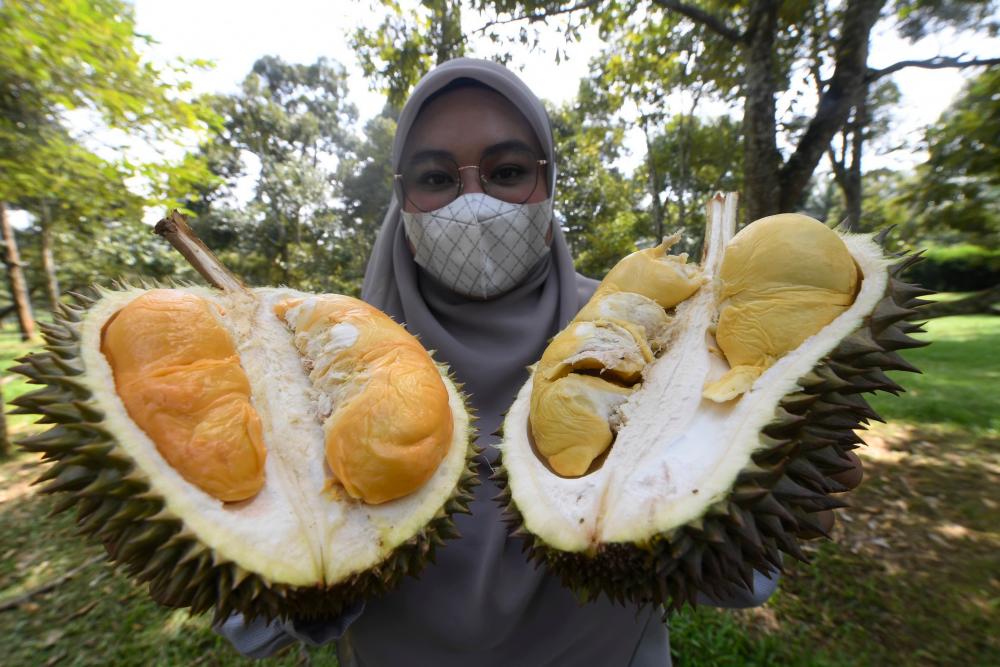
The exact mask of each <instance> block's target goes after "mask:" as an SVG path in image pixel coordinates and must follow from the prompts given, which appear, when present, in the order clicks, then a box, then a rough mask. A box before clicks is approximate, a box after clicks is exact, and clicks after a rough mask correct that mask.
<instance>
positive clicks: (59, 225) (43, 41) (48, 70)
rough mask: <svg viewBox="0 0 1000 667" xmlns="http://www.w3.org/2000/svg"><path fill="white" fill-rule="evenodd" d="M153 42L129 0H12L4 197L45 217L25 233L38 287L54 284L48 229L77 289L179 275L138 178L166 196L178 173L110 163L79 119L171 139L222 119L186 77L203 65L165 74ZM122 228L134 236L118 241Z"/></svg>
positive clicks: (3, 113) (1, 144)
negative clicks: (193, 96)
mask: <svg viewBox="0 0 1000 667" xmlns="http://www.w3.org/2000/svg"><path fill="white" fill-rule="evenodd" d="M148 42H149V39H148V38H147V37H146V36H143V35H139V34H138V33H136V31H135V22H134V18H133V11H132V7H131V6H130V5H128V4H126V3H124V2H121V1H119V0H88V1H85V2H77V1H71V0H44V1H43V0H13V1H10V2H3V3H0V201H5V202H8V203H10V204H13V205H15V206H17V207H20V208H23V209H26V210H28V211H29V212H31V213H32V214H33V215H34V220H35V227H33V228H32V229H29V230H27V232H25V233H23V234H22V235H21V237H22V243H23V244H24V245H25V247H24V249H23V251H22V255H23V257H24V259H25V260H26V261H27V262H28V264H29V267H30V269H32V270H30V271H29V272H28V273H29V282H30V283H31V284H32V287H34V288H36V289H37V287H38V286H39V285H41V284H43V282H44V281H43V279H42V277H41V275H40V269H41V266H40V262H39V261H38V258H39V256H40V254H41V252H40V249H39V248H38V247H37V245H38V238H39V237H40V236H43V235H44V237H45V238H46V239H48V240H50V241H51V242H52V244H53V245H54V248H52V255H53V256H54V257H55V259H56V267H57V270H56V274H57V276H58V278H59V280H60V282H61V283H62V284H63V285H68V286H71V287H73V288H80V287H83V286H85V285H88V284H90V283H92V282H96V281H100V280H107V279H108V278H109V277H115V276H119V275H127V274H129V273H130V272H131V271H132V270H133V269H136V268H139V269H141V270H142V271H148V273H146V274H145V275H146V277H157V276H161V275H167V274H171V273H173V271H174V268H175V266H176V265H175V263H174V262H173V261H168V262H165V261H164V258H163V257H162V255H161V254H160V253H159V252H158V251H157V250H156V249H155V248H153V247H152V246H151V243H150V239H149V234H148V231H149V230H148V228H144V227H143V226H142V225H141V224H140V223H139V220H141V218H142V215H143V205H144V204H145V203H146V200H145V199H144V198H143V197H140V196H139V195H137V194H135V192H134V191H133V190H132V189H131V188H130V187H129V186H128V185H127V184H128V182H129V179H132V178H134V177H137V176H138V177H145V178H146V180H147V182H148V186H149V187H148V191H149V192H152V193H154V194H155V193H156V192H157V191H158V190H159V187H160V185H161V184H162V182H163V181H164V180H165V179H168V178H170V177H171V174H174V175H177V174H178V172H177V169H176V168H175V167H174V166H171V165H167V164H164V163H162V162H160V161H154V162H152V163H150V164H133V163H130V162H129V161H127V160H126V159H119V160H116V161H110V160H107V159H104V158H102V157H100V156H99V155H97V154H96V153H95V152H94V151H92V150H91V149H90V148H89V147H88V146H86V145H85V142H84V141H83V140H81V139H80V138H79V137H75V136H73V135H72V134H71V133H70V131H69V130H68V127H69V123H68V122H67V113H68V112H69V111H72V110H78V111H79V112H80V113H85V114H90V116H92V118H91V122H92V123H93V125H94V127H93V132H94V133H100V132H102V131H107V129H108V128H114V129H118V130H123V131H126V132H127V133H128V134H129V135H130V136H131V137H132V138H133V139H139V140H142V139H145V140H159V141H170V140H174V139H178V138H179V136H180V134H181V133H182V132H184V131H186V130H190V129H198V128H203V127H205V126H206V124H207V123H210V122H213V121H214V118H213V117H212V115H211V114H209V113H207V112H206V110H205V108H204V107H203V105H202V104H201V103H200V101H198V100H189V99H187V97H188V95H187V89H188V84H187V83H186V82H184V80H183V76H184V74H185V72H186V71H187V69H188V68H191V67H201V66H203V63H201V62H199V61H190V62H179V63H177V64H175V65H171V66H169V67H167V68H166V70H165V71H161V70H158V69H156V68H154V67H153V66H152V65H150V64H149V63H147V62H144V61H143V60H142V58H141V57H140V55H139V47H140V45H141V44H144V43H148ZM167 79H169V80H171V81H174V83H167V82H166V80H167ZM189 170H190V165H187V167H186V168H185V171H189ZM111 230H119V231H120V230H126V231H123V232H122V233H121V234H119V235H118V236H116V237H112V236H109V233H110V231H111ZM84 248H86V252H84V251H83V249H84ZM138 253H147V254H145V255H139V254H138ZM62 260H65V265H63V264H62V263H61V262H62Z"/></svg>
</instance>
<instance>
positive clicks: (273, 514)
mask: <svg viewBox="0 0 1000 667" xmlns="http://www.w3.org/2000/svg"><path fill="white" fill-rule="evenodd" d="M164 222H165V223H169V224H167V225H166V227H165V228H164V230H165V231H167V232H169V233H171V234H173V237H174V238H173V240H174V242H175V243H176V244H178V245H179V246H180V247H181V248H182V251H184V252H185V255H187V256H188V257H189V259H193V261H194V262H195V263H196V266H197V267H198V268H199V270H201V272H202V273H203V275H206V277H208V278H209V280H210V282H212V283H213V284H216V285H217V286H219V287H223V288H225V289H222V290H220V289H210V288H204V287H197V286H192V285H187V286H174V287H171V288H159V287H153V286H144V287H132V286H119V287H118V288H116V289H107V288H97V289H96V291H95V294H94V295H93V296H79V297H78V298H77V299H78V303H77V304H76V305H72V306H70V305H67V306H64V307H63V308H62V309H61V312H60V313H59V314H58V315H57V317H56V318H55V321H54V322H53V324H51V325H47V326H45V329H44V333H45V337H46V343H47V344H46V351H45V352H43V353H39V354H32V355H30V356H28V357H26V358H24V359H21V360H20V361H21V362H22V363H21V365H20V366H18V367H16V369H15V370H17V371H18V372H20V373H23V374H24V375H26V376H27V377H28V378H29V380H30V381H31V382H32V383H35V384H43V385H45V386H44V387H43V388H41V389H38V390H36V391H33V392H31V393H29V394H25V395H23V396H21V397H20V398H18V399H16V400H15V401H14V403H15V404H16V405H17V406H19V409H18V412H22V413H36V414H40V415H41V419H40V423H47V424H54V426H53V427H52V428H51V429H50V430H48V431H46V432H44V433H40V434H38V435H34V436H31V437H28V438H26V439H24V440H22V441H21V443H20V444H21V446H22V447H23V448H25V449H28V450H30V451H33V452H41V453H43V454H44V459H46V460H48V461H50V462H52V465H50V466H49V467H48V468H47V470H46V471H45V473H44V474H43V475H42V477H41V479H40V480H39V481H40V482H43V483H44V486H43V487H42V491H43V492H45V493H56V492H59V493H61V494H62V495H61V497H60V499H59V500H58V501H57V504H56V511H61V510H66V509H69V508H71V507H76V508H77V520H78V524H79V526H80V528H81V529H82V531H83V532H85V533H88V534H91V535H94V536H96V537H97V538H98V539H100V540H101V541H102V542H103V543H104V544H105V545H106V547H107V549H108V552H109V555H110V557H111V558H112V559H113V560H114V561H116V562H117V563H119V564H121V566H122V567H124V569H125V570H126V572H127V573H128V574H129V575H131V576H133V577H134V578H135V579H137V580H138V581H140V582H148V585H149V588H150V592H151V594H152V595H153V597H154V598H155V599H156V600H158V601H160V602H162V603H164V604H167V605H170V606H174V607H190V608H191V610H192V611H193V612H196V613H198V612H205V611H211V612H213V613H214V614H215V616H216V618H217V619H221V618H224V617H226V616H228V615H230V614H232V613H234V612H241V613H243V614H245V615H246V616H247V617H248V618H255V617H257V616H263V617H266V618H274V617H282V618H284V617H290V616H295V617H323V616H329V615H335V614H337V613H339V612H340V611H341V610H342V609H343V608H345V606H347V605H351V604H353V603H355V602H357V601H360V600H363V599H365V598H367V597H369V596H372V595H378V594H381V593H384V592H385V591H387V590H389V589H391V588H392V587H393V586H395V585H396V584H397V583H398V582H399V580H400V579H401V577H403V576H405V575H408V574H416V573H418V572H419V571H420V569H421V568H422V567H423V565H424V564H425V563H426V562H427V561H428V560H430V559H431V558H432V557H433V552H434V549H435V547H437V546H438V545H440V544H441V543H442V541H443V540H444V539H446V538H449V537H454V536H455V535H456V531H455V529H454V527H453V524H452V515H453V514H455V513H456V512H467V511H468V504H469V501H470V499H471V491H470V489H471V487H472V485H474V484H475V483H476V482H477V478H476V476H475V474H474V472H473V471H472V469H471V459H472V457H473V456H474V454H475V448H474V446H473V445H472V444H471V442H472V431H473V429H472V425H471V424H470V414H469V411H468V410H467V408H466V405H465V400H464V397H463V396H462V394H461V392H460V389H459V387H457V386H456V385H455V384H454V383H453V382H452V381H451V379H450V378H449V376H448V373H447V369H446V368H444V367H443V366H441V365H439V364H436V363H435V362H434V361H433V360H432V359H431V357H430V356H429V354H428V353H427V352H426V351H425V350H424V349H423V347H422V346H421V345H420V343H419V342H418V341H417V340H416V339H415V338H413V336H411V335H410V334H408V333H407V332H406V331H405V330H404V329H403V327H401V326H400V325H398V324H396V323H395V322H393V321H392V320H391V319H390V318H389V317H388V316H386V315H384V314H382V313H380V312H379V311H377V310H376V309H374V308H372V307H370V306H368V305H367V304H365V303H363V302H361V301H358V300H356V299H352V298H350V297H345V296H337V295H311V294H305V293H301V292H297V291H295V290H291V289H286V288H264V289H254V290H248V289H245V288H243V287H242V285H241V284H239V281H238V280H236V279H235V278H234V277H232V276H230V275H228V274H227V272H226V271H225V269H224V267H221V265H219V264H218V263H217V261H215V260H214V258H212V257H211V254H210V253H209V252H208V251H207V249H206V248H204V246H203V245H201V244H200V242H198V241H197V240H196V239H193V237H191V236H190V230H189V228H187V226H186V224H185V223H184V220H183V217H182V216H179V215H177V214H174V215H173V216H172V217H171V218H169V219H168V220H167V221H164ZM163 224H164V223H161V225H163ZM178 239H179V240H178Z"/></svg>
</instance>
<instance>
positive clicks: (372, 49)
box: [351, 0, 466, 109]
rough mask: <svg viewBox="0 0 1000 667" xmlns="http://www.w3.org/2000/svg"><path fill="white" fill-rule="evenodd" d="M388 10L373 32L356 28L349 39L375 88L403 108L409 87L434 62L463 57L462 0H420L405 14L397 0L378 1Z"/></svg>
mask: <svg viewBox="0 0 1000 667" xmlns="http://www.w3.org/2000/svg"><path fill="white" fill-rule="evenodd" d="M381 4H382V6H383V7H384V8H386V9H387V10H389V11H388V13H387V14H386V16H385V19H383V21H382V24H381V25H380V26H379V27H378V28H377V29H375V30H366V29H365V28H359V29H358V30H356V31H355V32H354V35H353V36H352V37H351V46H352V48H353V49H354V50H355V52H356V53H357V54H358V59H359V60H360V62H361V69H362V70H363V71H364V73H365V76H366V77H368V78H369V80H370V81H371V85H372V89H373V90H380V91H382V92H384V93H385V94H386V97H387V100H388V104H389V106H390V107H392V108H393V109H402V108H403V104H404V103H405V102H406V98H407V97H409V94H410V90H411V89H412V88H413V86H414V85H416V83H417V81H418V80H420V77H422V76H423V75H424V74H426V73H427V72H428V71H429V70H430V69H431V67H433V66H434V65H440V64H441V63H443V62H445V61H447V60H451V59H452V58H458V57H459V56H463V55H465V43H466V37H465V35H464V34H463V33H462V0H421V1H420V5H419V6H420V11H418V12H416V13H412V12H408V11H406V10H404V9H403V7H402V5H401V4H400V3H399V2H396V1H395V0H382V2H381Z"/></svg>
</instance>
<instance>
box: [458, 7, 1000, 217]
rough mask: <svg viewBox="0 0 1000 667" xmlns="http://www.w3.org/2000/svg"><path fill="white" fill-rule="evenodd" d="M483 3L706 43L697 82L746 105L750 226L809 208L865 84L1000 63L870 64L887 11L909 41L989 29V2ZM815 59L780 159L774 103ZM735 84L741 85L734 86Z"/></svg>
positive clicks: (624, 32)
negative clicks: (807, 93)
mask: <svg viewBox="0 0 1000 667" xmlns="http://www.w3.org/2000/svg"><path fill="white" fill-rule="evenodd" d="M487 4H489V5H491V6H493V7H495V8H496V10H497V11H498V12H500V13H501V14H503V13H507V14H509V15H510V19H507V20H514V19H521V20H524V21H539V20H544V19H546V18H547V17H549V16H552V15H555V14H561V15H566V14H573V13H580V14H582V13H588V14H589V16H590V17H591V20H593V21H595V22H597V23H598V24H599V25H600V26H601V29H602V34H603V35H604V36H605V37H606V38H608V39H609V40H610V41H613V42H614V43H628V42H629V41H630V40H636V39H639V40H641V39H642V37H641V35H643V34H646V33H648V32H649V31H650V30H654V29H655V30H656V32H657V33H658V34H659V35H661V36H662V38H663V39H664V41H663V42H662V46H663V47H664V48H667V47H668V46H669V45H672V44H673V43H675V42H682V43H684V42H685V41H690V40H691V39H692V38H695V39H697V40H698V41H700V42H702V43H703V46H704V52H703V55H702V56H701V57H700V59H699V63H698V67H697V69H696V70H695V73H696V75H697V76H698V77H700V78H702V79H703V80H704V81H707V82H711V83H712V85H713V86H714V87H715V89H716V90H717V92H718V93H719V94H720V95H722V96H723V97H728V98H730V99H732V98H733V97H735V98H738V99H739V100H741V101H742V107H743V128H742V129H743V168H744V198H743V203H744V205H745V208H746V215H747V217H748V218H749V219H756V218H759V217H762V216H765V215H770V214H772V213H777V212H779V211H788V210H794V209H796V208H798V207H800V206H801V205H802V204H803V202H804V199H805V197H806V195H807V193H808V186H809V182H810V179H811V177H812V174H813V171H814V170H815V168H816V166H817V164H818V163H819V161H820V159H821V158H822V157H823V155H824V154H825V153H826V152H827V149H828V146H829V145H830V142H831V140H832V139H833V138H834V136H835V135H836V133H837V132H838V131H840V129H841V128H842V127H843V126H844V124H845V123H846V122H847V120H848V118H849V117H850V114H851V110H852V109H853V108H855V106H856V105H857V104H858V103H859V101H860V100H861V99H863V95H864V91H865V89H866V87H867V86H868V85H870V84H872V83H873V82H875V81H877V80H879V79H882V78H884V77H886V76H889V75H891V74H892V73H894V72H896V71H899V70H900V69H902V68H904V67H962V66H969V65H973V64H994V63H1000V59H984V60H975V59H968V60H961V59H958V58H932V59H929V60H923V61H901V62H898V63H894V64H893V65H890V66H889V67H886V68H883V69H880V70H873V69H871V68H869V66H868V48H869V38H870V35H871V31H872V28H873V27H874V25H875V23H876V22H877V21H878V20H879V18H880V17H882V16H883V14H884V13H885V12H886V11H887V9H888V8H889V7H890V6H891V8H892V9H893V10H894V11H896V12H897V13H898V14H899V15H900V16H901V17H902V18H901V22H900V25H901V30H902V32H903V34H905V35H906V36H909V37H915V36H919V35H920V34H923V33H924V32H926V31H928V30H931V29H934V28H936V27H938V26H940V25H943V24H944V25H954V26H958V27H960V28H969V27H971V26H975V25H984V26H985V25H987V24H989V17H990V16H991V14H992V12H993V11H994V8H995V4H996V3H995V2H993V1H992V0H989V1H983V2H970V1H968V0H896V1H895V2H893V3H891V5H890V3H889V2H888V1H887V0H844V2H842V3H833V2H829V3H820V2H781V1H780V0H742V1H740V2H722V1H721V0H691V1H690V2H682V1H679V0H634V1H631V2H629V1H623V2H616V1H613V0H607V1H604V2H594V1H590V2H586V1H584V2H570V3H567V2H552V1H545V0H541V1H539V0H527V1H525V0H503V1H501V2H496V3H486V2H485V1H482V2H476V6H477V7H479V8H480V9H484V8H485V7H486V6H487ZM571 25H572V24H571ZM637 35H640V37H637ZM661 55H665V54H661ZM734 55H735V57H734ZM817 55H821V56H822V58H823V59H824V65H823V67H821V68H820V69H821V71H825V72H828V73H827V74H824V75H823V76H822V78H821V84H820V90H819V94H818V98H817V100H816V103H815V105H814V108H813V111H812V112H811V114H809V116H808V118H807V122H805V123H804V124H803V126H802V130H801V132H798V133H797V134H794V135H791V136H786V137H784V139H785V141H784V143H787V145H788V146H789V147H788V149H787V151H786V154H783V153H782V151H781V150H780V149H779V143H778V131H779V122H778V114H777V99H778V97H779V94H780V93H782V92H784V91H788V90H789V89H790V88H791V84H792V82H793V76H794V75H797V74H798V73H799V72H801V71H808V70H804V69H803V67H804V66H805V67H808V64H809V63H811V62H813V61H814V60H815V58H816V57H817ZM652 74H654V76H655V72H653V73H652ZM732 81H735V82H738V86H736V87H735V88H731V87H730V85H729V84H730V82H732Z"/></svg>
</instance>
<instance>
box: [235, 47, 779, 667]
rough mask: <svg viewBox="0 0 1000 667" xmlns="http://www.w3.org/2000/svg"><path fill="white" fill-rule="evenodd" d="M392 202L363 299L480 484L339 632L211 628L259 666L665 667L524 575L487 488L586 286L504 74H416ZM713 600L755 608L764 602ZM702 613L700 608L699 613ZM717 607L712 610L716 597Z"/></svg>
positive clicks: (611, 619) (592, 611) (631, 637)
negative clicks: (504, 422)
mask: <svg viewBox="0 0 1000 667" xmlns="http://www.w3.org/2000/svg"><path fill="white" fill-rule="evenodd" d="M392 163H393V168H394V170H395V172H396V184H395V195H394V197H393V200H392V202H391V204H390V206H389V211H388V213H387V214H386V217H385V220H384V221H383V223H382V229H381V232H380V234H379V237H378V240H377V242H376V246H375V250H374V253H373V254H372V257H371V259H370V261H369V264H368V269H367V271H366V273H365V280H364V286H363V288H362V298H363V299H364V300H365V301H367V302H369V303H371V304H372V305H374V306H377V307H378V308H380V309H382V310H383V311H385V312H386V313H388V314H390V315H391V316H392V317H394V318H395V319H396V320H397V321H400V322H403V323H405V324H406V327H407V329H409V331H410V332H411V333H414V334H416V335H417V336H419V338H420V340H421V341H422V342H423V344H424V345H425V346H426V347H427V348H428V349H431V350H435V351H436V353H435V356H436V357H437V358H438V359H440V360H442V361H444V362H446V363H448V364H449V366H450V367H451V369H452V371H453V372H454V374H455V376H456V378H457V380H458V381H459V382H460V383H462V384H464V390H465V392H466V393H467V394H469V396H470V402H471V404H472V407H473V408H474V410H475V412H476V414H477V416H478V430H479V434H480V436H479V440H478V444H479V445H480V447H483V448H484V449H483V454H482V455H481V456H480V458H479V475H480V479H481V482H482V483H481V484H480V485H479V486H478V487H477V489H476V497H475V500H474V502H473V503H472V505H471V515H462V516H459V517H457V520H456V525H457V527H458V529H459V531H460V533H461V537H460V538H458V539H455V540H452V541H450V542H448V543H447V544H446V545H445V546H444V547H442V548H441V549H439V550H438V552H437V559H436V564H430V565H428V567H427V568H426V569H425V570H424V571H423V572H422V573H421V575H420V578H419V579H408V580H406V581H404V582H403V583H402V584H401V585H400V586H399V588H398V589H396V590H395V591H393V592H392V593H390V594H388V595H386V596H384V597H382V598H378V599H372V600H369V601H368V602H367V603H366V604H365V605H362V606H359V608H357V609H354V610H351V611H350V612H349V613H346V614H345V615H344V616H343V617H342V618H340V619H337V621H336V622H325V623H319V624H308V623H301V622H289V623H285V624H277V623H275V624H267V623H264V622H263V621H257V622H255V623H251V624H244V623H243V621H242V618H240V617H239V616H235V617H232V618H230V619H229V620H227V621H226V622H225V623H224V624H223V625H222V626H220V627H219V631H220V632H221V633H222V634H223V635H225V636H226V637H228V638H229V639H230V640H231V641H232V642H233V644H234V645H235V647H236V648H237V650H239V651H240V652H242V653H244V654H247V655H251V656H255V657H262V656H265V655H270V654H272V653H273V652H275V651H276V650H278V649H280V648H282V647H283V646H286V645H288V644H289V643H291V642H293V641H295V640H302V641H305V642H307V643H309V644H313V645H316V644H321V643H325V642H328V641H333V640H339V642H338V655H339V658H340V663H341V665H343V666H344V667H351V666H355V665H357V666H360V667H383V666H396V665H435V666H438V667H451V666H460V665H461V666H464V665H471V664H475V665H505V666H506V665H528V666H534V665H567V666H572V665H601V666H604V665H609V666H616V665H622V666H626V665H629V666H632V667H652V666H654V665H655V666H656V667H663V666H664V665H669V664H670V649H669V642H668V636H667V628H666V626H665V625H664V624H663V623H662V622H661V620H660V611H659V610H657V609H653V608H651V607H644V608H638V607H634V606H618V605H615V604H612V603H611V602H609V601H608V600H606V599H601V600H598V601H595V602H591V603H589V604H586V605H580V604H578V603H577V601H576V599H575V598H574V597H573V595H572V594H571V593H570V592H569V591H568V590H566V589H564V588H563V587H562V586H561V585H560V584H559V582H558V581H557V580H556V579H555V578H554V577H551V576H549V575H548V574H547V573H546V572H545V570H544V568H537V569H536V568H535V566H533V565H531V564H529V563H528V562H527V560H526V558H525V556H524V554H523V553H522V550H521V547H522V545H521V542H520V540H518V539H515V538H512V537H509V536H508V534H507V529H506V525H505V524H504V522H503V520H502V516H501V510H500V508H499V506H498V505H497V503H496V502H494V500H493V498H494V497H495V496H496V495H497V493H498V489H497V488H496V486H495V484H494V483H493V482H492V481H491V479H490V475H491V474H492V464H493V462H494V461H495V460H496V457H497V454H498V452H497V450H496V449H495V448H494V447H493V446H492V445H493V444H494V443H495V442H496V440H497V438H496V437H495V436H493V435H489V434H492V433H495V432H496V431H497V429H498V428H499V426H500V423H501V415H502V413H503V412H504V411H505V410H506V409H507V407H508V406H509V405H510V403H511V402H512V400H513V398H514V394H515V392H516V390H517V388H518V387H520V386H521V384H523V383H524V381H525V380H526V379H527V367H528V366H529V365H530V364H532V363H534V362H535V361H537V360H538V358H539V357H540V356H541V354H542V351H543V350H544V348H545V345H546V343H547V342H548V340H549V339H550V338H551V337H552V336H553V335H555V334H556V332H558V331H559V330H560V329H561V328H562V327H564V326H565V325H566V324H567V323H568V322H569V321H570V320H571V319H572V318H573V316H574V315H575V314H576V312H577V311H578V310H579V309H580V308H581V307H582V305H583V304H584V303H585V302H586V300H587V299H588V298H589V297H590V295H591V293H592V292H593V291H594V289H595V288H596V286H597V282H596V281H593V280H590V279H589V278H585V277H583V276H581V275H579V274H577V273H576V272H575V270H574V269H573V260H572V258H571V257H570V254H569V250H568V248H567V245H566V242H565V239H564V237H563V234H562V231H561V229H560V228H559V225H557V224H554V223H553V215H552V206H553V194H554V190H555V187H556V184H557V179H556V167H555V162H554V147H553V137H552V131H551V128H550V125H549V119H548V115H547V114H546V112H545V109H544V107H543V106H542V104H541V102H540V101H539V100H538V98H537V97H535V95H534V94H533V93H532V92H531V91H530V90H529V89H528V88H527V87H526V86H525V85H524V83H523V82H522V81H521V80H520V79H518V78H517V77H516V76H515V75H514V74H513V73H511V72H510V71H509V70H507V69H506V68H504V67H502V66H500V65H498V64H496V63H492V62H488V61H481V60H472V59H467V58H460V59H457V60H452V61H449V62H447V63H445V64H443V65H441V66H440V67H438V68H437V69H435V70H434V71H432V72H430V73H429V74H428V75H427V76H425V77H424V78H423V79H422V80H421V81H420V82H419V83H418V84H417V86H416V88H415V89H414V91H413V95H412V96H411V98H410V99H409V101H408V102H407V104H406V106H405V107H404V109H403V111H402V113H401V114H400V117H399V123H398V127H397V131H396V137H395V142H394V144H393V150H392ZM754 588H755V590H754V593H753V594H747V595H746V597H745V598H744V599H733V600H727V601H724V602H722V604H724V605H725V606H749V605H755V604H760V603H761V602H763V600H765V599H766V598H767V597H768V596H769V595H770V594H771V592H772V591H773V590H774V582H773V581H772V580H770V579H768V578H766V577H764V576H762V575H758V576H757V579H756V581H755V587H754ZM710 602H711V601H710ZM712 603H714V604H720V603H719V602H717V601H715V602H712Z"/></svg>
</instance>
